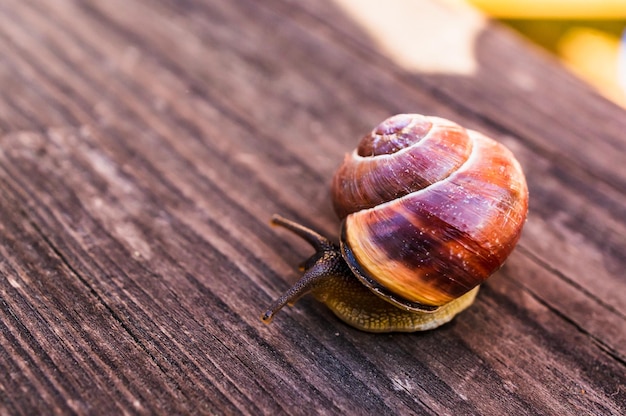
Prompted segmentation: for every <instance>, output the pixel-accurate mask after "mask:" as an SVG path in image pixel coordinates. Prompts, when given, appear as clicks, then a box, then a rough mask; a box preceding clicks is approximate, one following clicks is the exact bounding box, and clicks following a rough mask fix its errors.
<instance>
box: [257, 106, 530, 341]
mask: <svg viewBox="0 0 626 416" xmlns="http://www.w3.org/2000/svg"><path fill="white" fill-rule="evenodd" d="M331 195H332V199H333V206H334V209H335V212H336V213H337V215H338V217H339V218H340V219H341V237H340V243H339V245H337V244H335V243H333V242H332V241H331V240H329V239H328V238H326V237H324V236H322V235H320V234H319V233H317V232H315V231H313V230H311V229H309V228H306V227H304V226H303V225H300V224H297V223H295V222H293V221H291V220H288V219H285V218H283V217H281V216H274V217H273V219H272V222H273V224H275V225H278V226H282V227H284V228H286V229H288V230H290V231H292V232H293V233H295V234H296V235H298V236H300V237H301V238H303V239H304V240H306V241H307V242H308V243H309V244H310V245H312V246H313V248H314V249H315V254H313V255H312V256H311V257H310V258H308V259H307V260H306V261H304V262H303V263H302V265H301V267H300V268H301V270H302V271H303V275H302V277H301V278H300V280H299V281H298V282H297V283H295V285H294V286H293V287H291V289H289V290H288V291H287V292H285V293H284V294H283V295H282V296H281V297H280V298H279V299H277V300H276V301H275V302H274V303H273V304H272V305H271V306H270V308H269V309H268V310H267V311H266V312H265V313H263V314H262V315H261V320H262V321H264V322H266V323H269V322H270V321H271V320H272V318H273V317H274V315H275V314H276V312H278V311H279V310H280V309H281V308H282V307H283V306H285V305H286V304H290V305H293V303H295V302H296V301H297V300H298V299H299V298H300V297H301V296H302V295H304V294H306V293H309V292H310V293H312V294H313V296H314V297H315V298H316V299H318V300H319V301H322V302H323V303H325V304H326V305H327V306H328V307H329V308H330V309H331V310H332V311H333V312H334V314H335V315H337V317H339V318H340V319H341V320H343V321H344V322H346V323H347V324H349V325H352V326H354V327H356V328H358V329H361V330H364V331H369V332H391V331H403V332H412V331H421V330H428V329H433V328H436V327H438V326H440V325H443V324H445V323H447V322H449V321H450V320H452V318H454V316H456V315H457V314H458V313H459V312H461V311H463V310H465V309H466V308H467V307H469V306H470V305H471V304H472V303H473V302H474V299H475V297H476V294H477V292H478V289H479V287H480V284H481V283H483V282H484V281H485V280H486V279H487V278H488V277H489V276H491V275H492V274H493V273H494V272H495V271H496V270H498V269H499V268H500V267H501V266H502V264H503V263H504V261H505V260H506V258H507V257H508V256H509V254H510V253H511V252H512V250H513V248H514V246H515V245H516V244H517V241H518V239H519V237H520V234H521V231H522V227H523V225H524V223H525V220H526V214H527V211H528V188H527V186H526V180H525V178H524V174H523V172H522V169H521V167H520V164H519V163H518V161H517V160H516V159H515V157H514V156H513V154H512V153H511V152H510V151H509V150H508V149H507V148H506V147H504V146H503V145H502V144H500V143H498V142H496V141H495V140H493V139H491V138H489V137H487V136H485V135H483V134H481V133H478V132H476V131H472V130H469V129H465V128H463V127H461V126H459V125H458V124H456V123H454V122H452V121H449V120H446V119H443V118H439V117H431V116H423V115H419V114H399V115H395V116H392V117H390V118H388V119H386V120H385V121H383V122H382V123H380V124H379V125H378V126H377V127H376V128H374V129H373V131H372V132H371V133H370V134H369V135H366V136H365V137H363V139H361V141H360V143H359V145H358V147H357V148H356V149H355V150H354V151H353V152H352V153H350V154H348V155H346V157H345V160H344V162H343V164H342V165H341V166H340V167H339V169H338V170H337V172H336V174H335V176H334V178H333V180H332V185H331Z"/></svg>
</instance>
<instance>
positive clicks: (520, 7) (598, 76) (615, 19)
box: [465, 0, 626, 107]
mask: <svg viewBox="0 0 626 416" xmlns="http://www.w3.org/2000/svg"><path fill="white" fill-rule="evenodd" d="M465 1H466V2H467V3H469V4H470V5H472V6H474V7H476V8H478V9H480V10H481V11H483V12H484V13H485V14H487V15H488V16H491V17H493V18H495V19H498V20H500V21H502V22H503V23H505V24H507V25H509V26H510V27H512V28H513V29H515V30H517V31H518V32H520V33H522V34H523V35H524V36H526V37H528V38H530V39H531V40H532V41H533V42H535V43H536V44H538V45H541V46H542V47H544V48H545V49H547V50H549V51H550V52H552V53H554V54H556V55H557V56H559V57H560V58H561V59H562V60H563V62H565V64H566V65H567V66H568V67H569V68H570V69H571V70H572V71H574V72H575V73H577V74H578V75H579V76H580V77H582V78H584V79H586V80H587V81H588V82H590V83H591V84H593V85H595V86H596V87H597V88H598V89H599V91H600V92H601V93H603V94H604V95H605V96H607V97H608V98H610V99H612V100H613V101H615V102H616V103H618V104H620V105H622V106H624V107H626V34H625V29H626V0H500V1H498V0H465Z"/></svg>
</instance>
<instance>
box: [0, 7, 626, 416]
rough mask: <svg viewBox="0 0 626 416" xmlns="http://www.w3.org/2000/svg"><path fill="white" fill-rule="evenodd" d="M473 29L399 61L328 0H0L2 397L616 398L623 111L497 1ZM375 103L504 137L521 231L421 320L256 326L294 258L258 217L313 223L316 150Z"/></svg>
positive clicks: (46, 404) (130, 405)
mask: <svg viewBox="0 0 626 416" xmlns="http://www.w3.org/2000/svg"><path fill="white" fill-rule="evenodd" d="M422 7H423V13H422V15H423V16H426V17H428V16H431V15H430V14H429V13H431V12H432V13H433V14H436V15H438V16H445V17H446V20H445V22H442V23H441V25H440V30H441V31H442V32H441V33H440V34H439V33H432V34H430V36H426V38H427V39H419V40H416V41H420V42H421V41H433V42H435V41H437V40H438V39H439V38H440V37H442V36H443V37H445V34H446V31H454V30H461V29H459V27H460V26H458V25H455V22H456V20H455V19H457V18H458V16H459V15H458V14H457V13H458V12H457V11H454V10H448V9H447V8H446V7H443V6H440V5H438V4H437V3H433V2H430V1H424V2H423V3H422ZM387 23H388V22H387ZM381 27H383V28H384V25H383V24H382V23H381ZM428 38H430V39H428ZM472 53H473V55H474V56H475V59H476V60H477V71H476V72H475V73H474V74H472V75H467V76H463V75H454V74H449V73H448V74H443V73H437V72H429V73H425V72H417V71H410V70H407V69H406V68H404V67H402V66H400V65H399V64H397V63H396V62H395V61H394V60H393V59H390V58H389V57H388V56H389V55H388V54H386V53H385V51H383V50H381V49H380V48H379V46H378V44H377V43H376V42H374V41H372V39H371V38H370V37H369V36H368V35H367V33H366V31H365V30H364V29H363V28H362V27H360V26H359V25H358V24H357V23H356V22H355V21H354V20H353V19H352V18H351V17H350V16H349V15H348V14H346V13H345V11H344V9H342V8H339V7H338V6H336V5H335V4H334V3H332V2H330V1H308V2H295V1H287V0H267V1H263V2H258V1H253V0H234V1H221V2H218V1H214V2H203V1H191V0H189V1H162V2H151V1H147V0H143V1H139V0H137V1H130V0H111V1H101V2H97V1H86V2H82V1H81V2H79V1H71V0H54V1H47V2H35V1H23V0H5V1H3V2H1V3H0V218H1V221H0V414H7V415H8V414H11V415H12V414H51V413H58V414H72V413H76V414H120V413H131V414H132V413H147V414H202V413H208V414H238V413H243V414H255V415H256V414H452V415H459V414H494V415H495V414H497V415H502V414H511V415H513V414H514V415H519V414H533V415H534V414H544V415H547V414H554V415H566V414H575V415H580V414H597V415H600V414H602V415H604V414H613V415H618V414H623V413H625V412H626V279H625V278H624V270H625V269H626V138H625V137H626V113H625V112H624V111H623V110H622V109H620V108H618V107H616V106H615V105H613V104H611V103H609V102H607V101H606V100H604V99H603V98H601V97H599V96H598V95H596V94H595V93H594V92H593V91H592V90H591V89H590V88H589V87H587V86H586V85H584V84H583V83H582V82H580V81H578V80H577V79H575V78H574V77H572V76H570V75H569V74H567V73H566V72H565V71H564V70H562V69H561V68H560V66H559V65H558V64H557V63H556V62H555V61H553V60H552V59H551V58H550V57H548V56H547V55H545V54H543V53H542V52H539V51H537V50H535V49H534V48H532V47H530V46H528V45H527V44H526V43H524V41H522V40H520V39H519V38H517V37H516V36H514V35H512V34H511V33H510V32H508V31H506V30H503V29H502V28H499V27H497V26H496V25H494V24H488V25H486V26H485V27H484V28H483V30H482V31H481V32H480V33H479V34H478V36H477V37H476V39H475V43H474V50H473V51H472ZM400 112H419V113H424V114H432V115H439V116H443V117H448V118H451V119H453V120H455V121H457V122H459V123H462V124H464V125H467V126H469V127H472V128H476V129H479V130H481V131H483V132H485V133H488V134H490V135H493V136H494V137H495V138H496V139H498V140H500V141H502V142H503V143H505V144H506V145H507V146H509V147H510V148H511V149H512V150H513V151H514V152H515V154H516V155H517V157H518V158H519V160H520V162H521V163H522V165H523V167H524V169H525V171H526V173H527V177H528V182H529V188H530V194H531V203H530V215H529V219H528V222H527V225H526V228H525V231H524V234H523V237H522V239H521V241H520V244H519V246H518V248H517V249H516V251H515V252H514V254H513V255H512V256H511V257H510V259H509V261H508V262H507V263H506V265H505V266H504V268H503V269H501V271H500V272H498V273H497V275H496V276H494V277H493V278H492V279H490V280H489V282H488V283H487V284H485V285H484V287H483V289H482V290H481V292H480V294H479V297H478V300H477V302H476V304H475V305H474V306H473V307H472V308H471V309H469V310H467V311H466V312H464V313H463V314H462V315H460V316H459V317H457V319H455V320H454V321H453V322H452V323H450V324H449V325H446V326H444V327H442V328H440V329H438V330H435V331H430V332H426V333H417V334H389V335H372V334H367V333H363V332H359V331H357V330H355V329H352V328H350V327H347V326H345V325H344V324H342V323H341V322H339V321H338V320H337V319H336V318H334V316H332V314H331V313H330V312H328V310H326V309H325V308H324V306H323V305H320V304H318V303H316V302H315V301H314V300H313V299H311V298H310V297H306V298H304V299H302V300H301V301H300V302H299V303H297V304H296V306H295V307H293V308H287V309H286V310H284V311H282V312H281V313H280V314H279V315H278V316H277V317H276V319H275V321H274V322H273V323H272V324H271V325H269V326H266V325H263V324H262V323H261V322H260V321H259V319H258V316H259V314H260V313H261V311H262V310H263V308H264V307H266V306H267V305H268V304H269V302H270V301H271V300H272V299H274V298H276V297H277V296H278V295H279V294H280V293H281V292H283V291H284V290H286V289H287V288H288V286H289V285H290V284H291V283H292V282H293V281H295V280H296V279H297V276H298V273H297V270H296V265H297V264H298V263H299V262H300V261H301V260H302V259H304V258H305V257H306V256H307V255H308V254H310V248H309V247H307V246H306V244H305V243H303V242H300V241H298V240H297V239H296V238H295V237H293V236H291V235H289V234H287V233H286V232H284V231H282V230H277V229H272V228H271V227H270V226H269V218H270V216H271V215H272V214H273V213H280V214H282V215H284V216H286V217H289V218H292V219H295V220H298V221H301V222H303V223H304V224H307V225H309V226H312V227H315V228H317V229H318V230H320V231H321V232H323V233H325V234H327V235H329V236H332V237H336V236H337V230H338V220H337V219H336V218H335V216H334V214H333V212H332V209H331V205H330V201H329V195H328V182H329V180H330V178H331V176H332V174H333V171H334V169H335V168H336V167H337V165H338V164H339V162H340V161H341V159H342V158H343V155H344V153H345V152H347V151H349V150H350V149H351V148H353V147H354V145H355V143H356V141H357V139H358V138H359V137H360V136H361V135H362V134H364V133H365V132H367V131H369V130H370V129H371V128H372V127H373V126H374V125H375V124H377V123H378V122H380V121H381V120H383V119H384V118H385V117H387V116H389V115H391V114H394V113H400Z"/></svg>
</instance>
